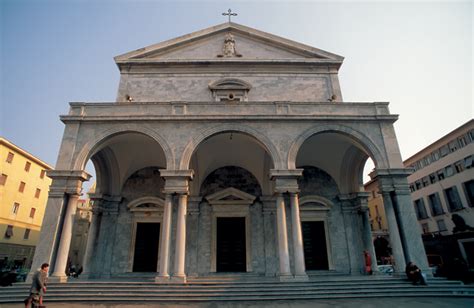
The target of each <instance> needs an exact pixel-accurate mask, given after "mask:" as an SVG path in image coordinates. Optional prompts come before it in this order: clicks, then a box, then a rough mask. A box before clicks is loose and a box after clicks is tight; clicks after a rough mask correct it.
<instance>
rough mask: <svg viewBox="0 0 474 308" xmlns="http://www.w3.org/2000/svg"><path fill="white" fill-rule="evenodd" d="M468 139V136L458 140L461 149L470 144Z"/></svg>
mask: <svg viewBox="0 0 474 308" xmlns="http://www.w3.org/2000/svg"><path fill="white" fill-rule="evenodd" d="M467 138H468V136H467V135H462V136H461V137H459V138H458V143H459V146H460V147H461V148H463V147H465V146H466V145H467V144H468V142H467Z"/></svg>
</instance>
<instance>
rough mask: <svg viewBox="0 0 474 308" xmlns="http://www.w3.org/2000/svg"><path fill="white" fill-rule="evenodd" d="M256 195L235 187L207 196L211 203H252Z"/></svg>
mask: <svg viewBox="0 0 474 308" xmlns="http://www.w3.org/2000/svg"><path fill="white" fill-rule="evenodd" d="M255 199H256V197H255V196H253V195H251V194H248V193H246V192H243V191H241V190H238V189H236V188H234V187H229V188H225V189H223V190H220V191H218V192H215V193H213V194H211V195H208V196H206V200H207V202H209V204H211V205H212V204H252V203H253V202H254V201H255Z"/></svg>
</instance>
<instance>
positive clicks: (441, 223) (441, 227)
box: [436, 219, 448, 232]
mask: <svg viewBox="0 0 474 308" xmlns="http://www.w3.org/2000/svg"><path fill="white" fill-rule="evenodd" d="M436 224H438V231H440V232H442V231H448V228H446V224H445V223H444V219H440V220H437V221H436Z"/></svg>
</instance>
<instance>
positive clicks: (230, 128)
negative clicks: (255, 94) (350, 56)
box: [179, 124, 284, 170]
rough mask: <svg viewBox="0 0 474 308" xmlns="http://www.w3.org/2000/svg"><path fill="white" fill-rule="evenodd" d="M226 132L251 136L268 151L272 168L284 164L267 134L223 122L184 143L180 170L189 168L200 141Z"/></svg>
mask: <svg viewBox="0 0 474 308" xmlns="http://www.w3.org/2000/svg"><path fill="white" fill-rule="evenodd" d="M226 132H241V133H244V134H247V135H249V136H251V137H253V138H254V139H255V140H256V141H257V142H259V143H260V144H261V145H262V146H263V147H264V148H265V150H267V151H268V153H269V154H270V157H271V159H272V162H273V166H274V168H276V169H281V168H282V167H283V165H284V164H283V162H282V160H281V158H280V154H279V153H278V151H277V149H276V147H275V145H274V144H273V142H272V141H271V140H270V139H269V138H268V137H267V136H265V135H264V134H262V133H260V132H258V131H257V130H255V129H253V128H251V127H248V126H243V125H241V124H239V125H237V124H223V125H217V126H214V127H211V128H208V129H206V130H204V131H202V132H201V133H199V134H198V136H196V137H195V138H193V139H192V140H191V141H190V142H189V143H188V144H187V145H186V147H185V149H184V151H183V155H182V157H181V161H180V163H179V168H180V169H181V170H186V169H189V164H190V162H191V157H192V155H193V153H194V152H195V151H196V149H197V148H198V146H199V145H200V144H201V142H203V141H204V140H206V139H208V138H209V137H212V136H213V135H217V134H219V133H226Z"/></svg>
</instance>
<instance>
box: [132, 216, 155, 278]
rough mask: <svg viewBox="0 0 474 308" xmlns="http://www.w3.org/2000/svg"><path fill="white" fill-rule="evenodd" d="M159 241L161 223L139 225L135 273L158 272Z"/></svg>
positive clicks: (134, 263)
mask: <svg viewBox="0 0 474 308" xmlns="http://www.w3.org/2000/svg"><path fill="white" fill-rule="evenodd" d="M159 239H160V224H159V223H149V222H147V223H141V222H139V223H137V232H136V237H135V252H134V257H133V271H134V272H156V270H157V267H158V244H159Z"/></svg>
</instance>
